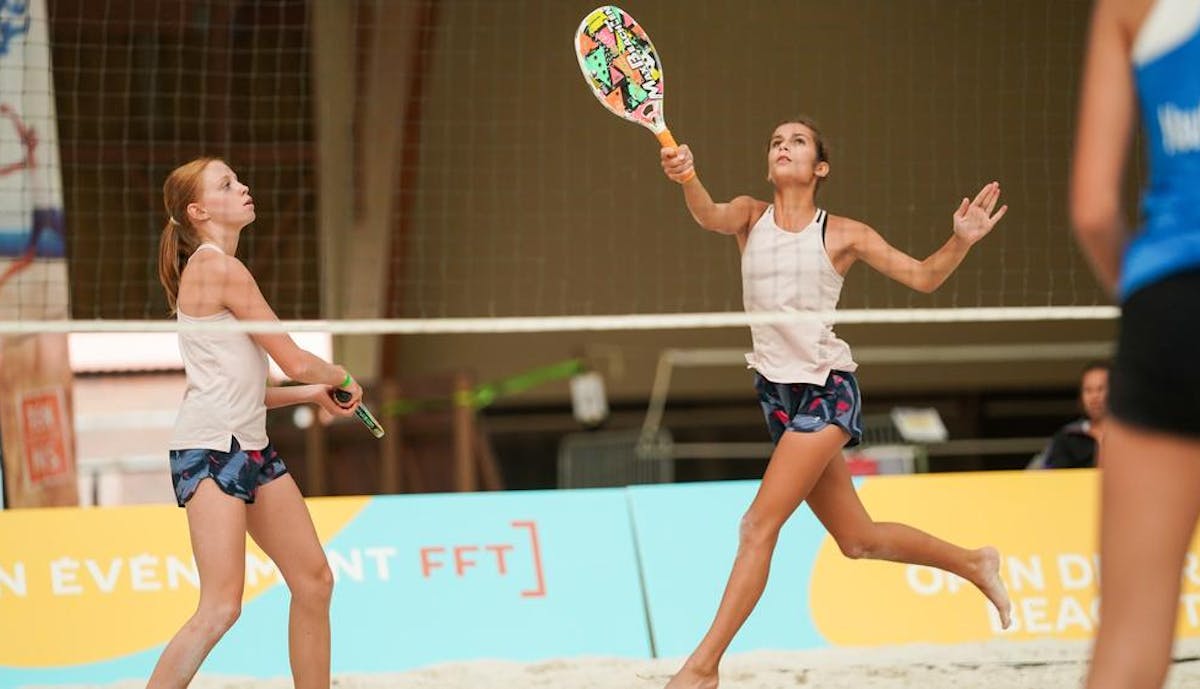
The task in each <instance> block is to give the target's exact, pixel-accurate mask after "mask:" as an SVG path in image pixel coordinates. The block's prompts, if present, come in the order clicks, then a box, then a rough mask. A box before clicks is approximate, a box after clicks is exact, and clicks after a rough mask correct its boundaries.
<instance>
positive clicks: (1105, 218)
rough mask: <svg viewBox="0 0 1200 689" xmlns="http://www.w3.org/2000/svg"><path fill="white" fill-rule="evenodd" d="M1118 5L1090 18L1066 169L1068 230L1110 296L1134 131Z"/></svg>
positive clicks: (1122, 235)
mask: <svg viewBox="0 0 1200 689" xmlns="http://www.w3.org/2000/svg"><path fill="white" fill-rule="evenodd" d="M1116 5H1117V3H1116V2H1112V1H1110V0H1101V2H1099V3H1097V5H1096V10H1095V12H1094V13H1093V14H1092V25H1091V33H1090V36H1089V38H1088V49H1087V57H1086V59H1085V63H1084V73H1083V92H1082V95H1081V97H1080V106H1079V123H1078V126H1077V127H1076V136H1075V159H1074V161H1073V162H1072V167H1071V225H1072V226H1073V227H1074V229H1075V237H1076V238H1077V239H1078V240H1079V244H1080V246H1081V247H1082V249H1083V252H1084V254H1085V255H1086V256H1087V258H1088V261H1089V262H1090V263H1091V265H1092V270H1093V271H1094V272H1095V273H1096V277H1097V278H1098V279H1099V280H1100V283H1101V284H1102V285H1103V286H1104V288H1105V289H1106V290H1108V292H1109V294H1115V293H1116V290H1117V282H1118V280H1119V278H1120V272H1121V255H1122V253H1123V252H1124V248H1125V241H1126V238H1127V233H1126V228H1125V222H1124V213H1123V211H1122V209H1121V181H1122V178H1123V177H1124V171H1125V162H1126V159H1127V158H1128V155H1129V146H1130V140H1131V138H1132V137H1133V127H1134V103H1135V99H1134V84H1133V71H1132V69H1131V67H1130V64H1129V54H1130V41H1131V38H1130V36H1129V35H1128V31H1127V30H1126V29H1125V28H1124V27H1123V26H1122V24H1121V21H1120V20H1121V17H1120V13H1119V11H1118V8H1117V6H1116Z"/></svg>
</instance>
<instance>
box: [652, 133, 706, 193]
mask: <svg viewBox="0 0 1200 689" xmlns="http://www.w3.org/2000/svg"><path fill="white" fill-rule="evenodd" d="M655 136H657V137H658V143H660V144H662V147H663V148H679V144H678V143H676V142H675V137H673V136H671V130H670V129H664V130H662V131H661V132H659V133H657V134H655ZM695 178H696V171H695V170H694V169H693V170H692V171H691V172H690V173H689V174H688V176H687V177H684V178H683V179H681V180H677V181H678V182H679V183H680V184H685V183H687V182H690V181H692V180H693V179H695Z"/></svg>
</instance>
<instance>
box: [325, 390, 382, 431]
mask: <svg viewBox="0 0 1200 689" xmlns="http://www.w3.org/2000/svg"><path fill="white" fill-rule="evenodd" d="M350 397H351V395H350V393H349V392H347V391H346V390H340V389H339V390H334V391H333V398H334V399H336V400H337V401H338V402H341V403H342V404H345V403H347V402H349V401H350ZM354 415H355V416H357V417H358V420H359V421H362V423H363V425H364V426H366V427H367V430H369V431H371V435H373V436H375V437H376V438H382V437H383V426H380V425H379V421H377V420H376V419H375V415H374V414H372V413H371V411H370V410H369V409H367V407H366V405H365V404H362V403H361V402H360V403H359V405H358V407H357V408H356V409H355V410H354Z"/></svg>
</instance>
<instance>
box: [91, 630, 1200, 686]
mask: <svg viewBox="0 0 1200 689" xmlns="http://www.w3.org/2000/svg"><path fill="white" fill-rule="evenodd" d="M1088 648H1089V645H1088V644H1087V643H1082V642H1080V643H1073V642H1031V643H1014V642H993V643H986V644H969V645H960V646H905V647H887V648H870V649H831V650H820V651H789V652H762V651H760V652H754V653H747V654H744V655H737V656H732V657H730V658H728V659H727V660H726V662H725V664H724V666H723V667H722V672H721V686H722V687H723V688H724V689H794V688H796V687H813V688H814V689H817V688H819V689H1001V688H1003V689H1035V688H1036V689H1046V688H1047V687H1056V688H1057V687H1078V686H1080V684H1081V682H1082V679H1083V675H1084V672H1085V670H1086V661H1087V654H1088ZM1198 655H1200V641H1189V642H1181V643H1180V644H1179V645H1178V646H1177V647H1176V649H1175V657H1176V658H1177V659H1179V660H1177V662H1176V663H1175V664H1174V666H1173V668H1172V670H1171V674H1170V679H1169V681H1168V684H1167V686H1168V687H1171V688H1172V689H1183V687H1195V686H1200V660H1188V658H1191V657H1196V656H1198ZM678 664H679V660H678V659H672V660H622V659H599V658H586V659H570V660H551V661H546V662H540V663H527V664H526V663H512V662H504V661H488V660H478V661H471V662H463V663H451V664H446V665H438V666H434V667H429V668H425V669H421V670H414V671H412V672H404V673H396V674H374V675H341V676H338V677H335V678H334V683H333V685H334V687H337V688H339V689H460V688H465V687H472V688H474V687H478V688H485V689H538V688H546V689H549V688H551V687H555V688H557V687H563V688H564V689H565V688H570V689H652V688H655V687H662V686H663V685H664V684H666V681H667V679H669V678H670V676H671V673H672V672H674V671H675V669H676V668H677V667H678ZM139 686H140V685H138V684H133V683H127V682H123V683H118V684H113V685H109V686H108V687H106V689H134V688H135V687H139ZM192 686H193V687H194V688H195V689H287V688H288V687H290V686H291V682H290V681H288V680H285V679H278V680H257V681H256V680H240V679H232V678H215V677H201V678H199V679H197V680H196V682H195V683H193V685H192Z"/></svg>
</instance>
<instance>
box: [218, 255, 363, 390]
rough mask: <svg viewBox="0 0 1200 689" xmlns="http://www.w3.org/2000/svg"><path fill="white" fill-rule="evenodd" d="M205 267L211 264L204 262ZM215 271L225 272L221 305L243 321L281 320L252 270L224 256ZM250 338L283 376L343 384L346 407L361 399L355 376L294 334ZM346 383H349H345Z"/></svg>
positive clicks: (303, 381)
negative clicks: (299, 341)
mask: <svg viewBox="0 0 1200 689" xmlns="http://www.w3.org/2000/svg"><path fill="white" fill-rule="evenodd" d="M205 266H206V268H207V267H208V266H209V264H208V263H207V262H206V263H205ZM211 269H213V270H219V271H222V272H223V273H224V275H223V278H224V279H223V280H221V282H220V284H222V285H223V289H222V293H221V304H222V305H223V306H224V307H225V308H227V309H229V310H230V311H231V312H232V313H233V315H234V316H236V317H237V319H238V320H241V321H275V322H278V321H279V317H278V316H276V315H275V311H274V310H272V309H271V306H270V304H268V303H267V300H266V298H265V297H263V295H262V292H261V291H260V290H259V289H258V283H256V282H255V281H254V276H253V275H251V274H250V271H249V270H248V269H247V268H246V266H245V265H243V264H242V262H241V261H239V260H237V259H236V258H234V257H232V256H226V257H222V258H221V260H219V261H214V262H213V264H212V268H211ZM251 337H253V338H254V341H255V342H257V343H258V345H259V346H260V347H262V348H263V349H264V350H265V351H266V352H267V354H268V355H270V357H271V358H272V359H273V360H274V361H275V363H276V364H279V368H280V369H281V370H282V371H283V373H284V375H286V376H287V377H288V378H291V379H292V380H295V381H299V382H301V383H317V384H321V385H327V386H332V387H342V388H344V389H345V390H347V391H349V392H350V394H351V399H350V401H349V402H347V403H346V405H345V406H346V407H347V408H349V409H353V408H354V406H355V405H356V404H358V401H359V400H360V399H362V388H361V387H360V386H359V385H358V382H357V381H355V380H354V379H353V378H350V379H349V382H348V383H347V378H348V376H349V374H348V373H347V372H346V369H344V368H342V367H341V366H338V365H336V364H331V363H328V362H326V361H325V360H324V359H322V358H321V357H319V356H317V355H315V354H313V353H312V352H309V351H307V350H305V349H301V348H300V346H299V345H297V344H296V341H295V340H293V339H292V336H291V335H288V334H287V333H252V334H251ZM343 383H346V384H345V385H343Z"/></svg>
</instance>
